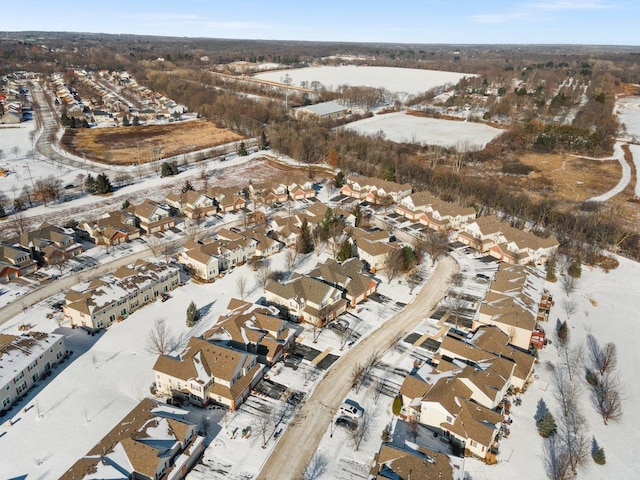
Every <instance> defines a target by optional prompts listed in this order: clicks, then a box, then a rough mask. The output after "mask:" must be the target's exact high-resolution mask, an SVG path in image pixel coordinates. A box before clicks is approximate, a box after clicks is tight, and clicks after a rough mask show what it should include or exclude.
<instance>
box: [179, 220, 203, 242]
mask: <svg viewBox="0 0 640 480" xmlns="http://www.w3.org/2000/svg"><path fill="white" fill-rule="evenodd" d="M182 230H183V231H184V233H185V235H186V236H187V237H188V238H190V239H191V240H194V241H198V240H200V238H201V236H202V233H203V229H202V221H198V220H188V221H185V222H184V226H183V228H182Z"/></svg>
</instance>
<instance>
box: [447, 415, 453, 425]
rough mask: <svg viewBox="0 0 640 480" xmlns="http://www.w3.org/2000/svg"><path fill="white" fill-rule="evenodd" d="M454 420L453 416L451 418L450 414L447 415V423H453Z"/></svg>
mask: <svg viewBox="0 0 640 480" xmlns="http://www.w3.org/2000/svg"><path fill="white" fill-rule="evenodd" d="M452 421H453V418H451V417H450V416H449V415H447V423H451V422H452Z"/></svg>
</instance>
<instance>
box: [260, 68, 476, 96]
mask: <svg viewBox="0 0 640 480" xmlns="http://www.w3.org/2000/svg"><path fill="white" fill-rule="evenodd" d="M285 75H289V77H290V78H291V81H292V84H293V85H297V86H299V85H300V84H301V83H302V82H307V85H310V84H311V83H312V82H314V81H317V82H320V83H321V84H322V85H324V87H325V88H327V89H328V90H335V89H336V88H337V87H338V86H340V85H351V86H368V87H374V88H380V87H382V88H385V89H386V90H389V91H390V92H398V93H407V94H409V95H416V94H418V93H421V92H426V91H427V90H430V89H432V88H434V87H439V86H442V85H447V84H450V85H455V84H456V83H458V82H459V81H460V79H461V78H464V77H471V76H474V75H471V74H468V73H457V72H442V71H439V70H417V69H412V68H396V67H359V66H355V65H344V66H339V67H310V68H298V69H292V70H279V71H276V72H267V73H260V74H257V75H255V76H256V77H257V78H262V79H265V80H270V81H273V82H282V80H283V79H284V78H285Z"/></svg>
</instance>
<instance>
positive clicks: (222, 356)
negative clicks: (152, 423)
mask: <svg viewBox="0 0 640 480" xmlns="http://www.w3.org/2000/svg"><path fill="white" fill-rule="evenodd" d="M153 372H154V376H155V383H156V389H157V390H158V392H160V393H163V394H171V395H174V396H182V397H183V398H184V399H186V400H189V401H190V402H191V403H193V404H194V405H198V406H206V405H208V404H209V403H211V402H212V401H213V402H217V403H220V404H223V405H226V406H228V407H229V408H230V409H231V410H236V409H237V408H238V407H239V406H240V405H241V404H242V402H244V401H245V400H246V398H247V397H248V396H249V394H250V393H251V389H252V388H253V387H255V386H256V384H257V383H258V382H259V381H260V380H261V379H262V376H263V375H264V365H262V364H260V363H259V362H258V356H257V355H255V354H253V353H249V352H242V351H239V350H235V349H233V348H229V347H225V346H222V345H217V344H215V343H212V342H208V341H207V340H204V339H202V338H197V337H192V338H191V339H189V342H188V344H187V346H186V348H185V349H184V350H183V351H182V352H181V353H180V354H179V355H177V356H175V357H174V356H169V355H161V356H160V357H159V358H158V360H157V361H156V363H155V365H154V367H153Z"/></svg>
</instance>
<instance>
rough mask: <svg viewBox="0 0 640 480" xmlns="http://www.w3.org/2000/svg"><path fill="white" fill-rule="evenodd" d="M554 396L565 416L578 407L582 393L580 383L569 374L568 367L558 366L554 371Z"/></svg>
mask: <svg viewBox="0 0 640 480" xmlns="http://www.w3.org/2000/svg"><path fill="white" fill-rule="evenodd" d="M552 380H553V385H554V387H555V390H554V396H555V398H556V400H557V401H558V403H559V404H560V408H561V410H562V414H563V415H564V416H567V415H569V414H570V413H571V412H572V411H573V410H574V409H576V408H577V402H578V398H579V397H580V393H581V390H582V389H581V386H580V384H579V383H578V382H577V381H575V380H574V379H572V378H571V377H570V376H569V373H568V371H567V369H565V368H556V369H555V370H554V371H553V373H552Z"/></svg>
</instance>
